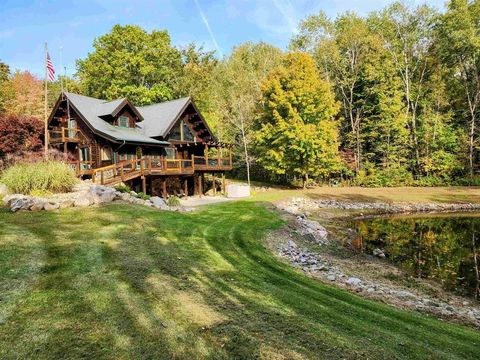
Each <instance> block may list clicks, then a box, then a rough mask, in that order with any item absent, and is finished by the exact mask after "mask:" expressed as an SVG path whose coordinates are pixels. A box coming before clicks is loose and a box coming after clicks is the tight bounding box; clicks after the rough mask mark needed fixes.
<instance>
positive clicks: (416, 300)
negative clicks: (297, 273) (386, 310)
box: [278, 239, 480, 329]
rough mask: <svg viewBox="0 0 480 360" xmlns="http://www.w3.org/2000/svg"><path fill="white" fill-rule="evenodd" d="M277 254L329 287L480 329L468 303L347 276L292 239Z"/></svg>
mask: <svg viewBox="0 0 480 360" xmlns="http://www.w3.org/2000/svg"><path fill="white" fill-rule="evenodd" d="M278 251H279V255H280V257H282V258H285V259H287V260H288V261H289V262H290V263H291V264H292V265H293V266H294V267H296V268H299V269H300V270H302V271H303V272H305V273H307V274H310V275H312V276H314V277H316V278H319V279H320V280H323V281H326V282H328V283H330V284H332V283H333V284H335V285H336V286H338V287H341V288H344V289H346V290H349V291H352V292H355V293H357V294H359V295H362V296H366V297H371V298H374V299H377V300H382V301H385V302H387V303H389V304H391V305H394V306H397V307H400V308H404V309H411V310H417V311H421V312H426V313H430V314H433V315H436V316H439V317H442V318H447V319H459V320H462V321H466V322H468V323H471V324H473V325H475V326H476V327H477V328H479V329H480V308H479V307H473V306H469V302H464V303H463V305H462V306H453V305H451V304H449V303H447V302H445V301H441V300H437V299H432V298H428V297H424V296H420V295H417V294H414V293H412V292H410V291H407V290H404V289H400V290H399V289H398V288H392V287H390V286H386V285H383V284H379V283H375V282H371V281H368V280H365V279H362V278H360V277H357V276H354V275H347V274H345V273H344V272H343V271H342V270H341V269H339V268H338V267H337V266H335V265H333V264H331V262H330V261H329V260H327V259H325V258H323V257H321V256H320V255H319V254H318V253H313V252H311V251H309V250H307V249H303V248H301V247H300V246H298V245H297V244H296V243H295V241H293V240H292V239H289V240H288V241H287V243H286V244H284V245H281V246H279V247H278Z"/></svg>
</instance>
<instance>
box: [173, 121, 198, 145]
mask: <svg viewBox="0 0 480 360" xmlns="http://www.w3.org/2000/svg"><path fill="white" fill-rule="evenodd" d="M169 139H170V140H179V141H195V135H194V134H193V133H192V131H191V130H190V127H189V126H188V124H187V123H186V122H185V121H184V120H180V121H179V122H178V123H177V124H176V125H175V126H174V127H173V128H172V130H171V131H170V136H169Z"/></svg>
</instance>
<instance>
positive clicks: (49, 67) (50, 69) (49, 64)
mask: <svg viewBox="0 0 480 360" xmlns="http://www.w3.org/2000/svg"><path fill="white" fill-rule="evenodd" d="M47 73H48V80H50V81H54V80H55V68H54V67H53V63H52V60H50V54H49V53H48V51H47Z"/></svg>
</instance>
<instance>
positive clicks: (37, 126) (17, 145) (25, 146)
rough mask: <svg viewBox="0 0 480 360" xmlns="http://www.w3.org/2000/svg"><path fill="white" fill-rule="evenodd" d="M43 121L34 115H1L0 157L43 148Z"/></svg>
mask: <svg viewBox="0 0 480 360" xmlns="http://www.w3.org/2000/svg"><path fill="white" fill-rule="evenodd" d="M42 129H43V122H42V121H41V120H39V119H37V118H35V117H33V116H17V115H0V139H2V141H1V142H0V157H4V156H5V155H6V154H14V153H17V154H18V153H23V152H26V151H36V150H39V149H41V148H42V141H41V138H40V137H41V135H42Z"/></svg>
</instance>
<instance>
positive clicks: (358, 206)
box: [277, 197, 480, 218]
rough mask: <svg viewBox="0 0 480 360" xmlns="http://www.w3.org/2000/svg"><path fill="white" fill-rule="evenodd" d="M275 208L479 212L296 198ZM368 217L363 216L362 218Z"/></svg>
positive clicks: (460, 206)
mask: <svg viewBox="0 0 480 360" xmlns="http://www.w3.org/2000/svg"><path fill="white" fill-rule="evenodd" d="M277 207H278V208H279V209H281V210H283V211H286V212H288V213H290V214H294V215H301V214H304V213H305V212H306V211H307V212H308V211H314V210H318V209H344V210H374V211H378V212H381V213H385V214H399V213H411V212H449V211H469V210H472V211H473V210H480V203H479V204H475V203H407V202H405V203H386V202H361V201H343V200H334V199H322V200H313V199H308V198H300V197H296V198H291V199H289V200H287V201H284V202H281V203H279V204H278V205H277ZM372 216H377V215H372ZM368 217H369V216H368V215H367V216H364V218H368Z"/></svg>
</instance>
